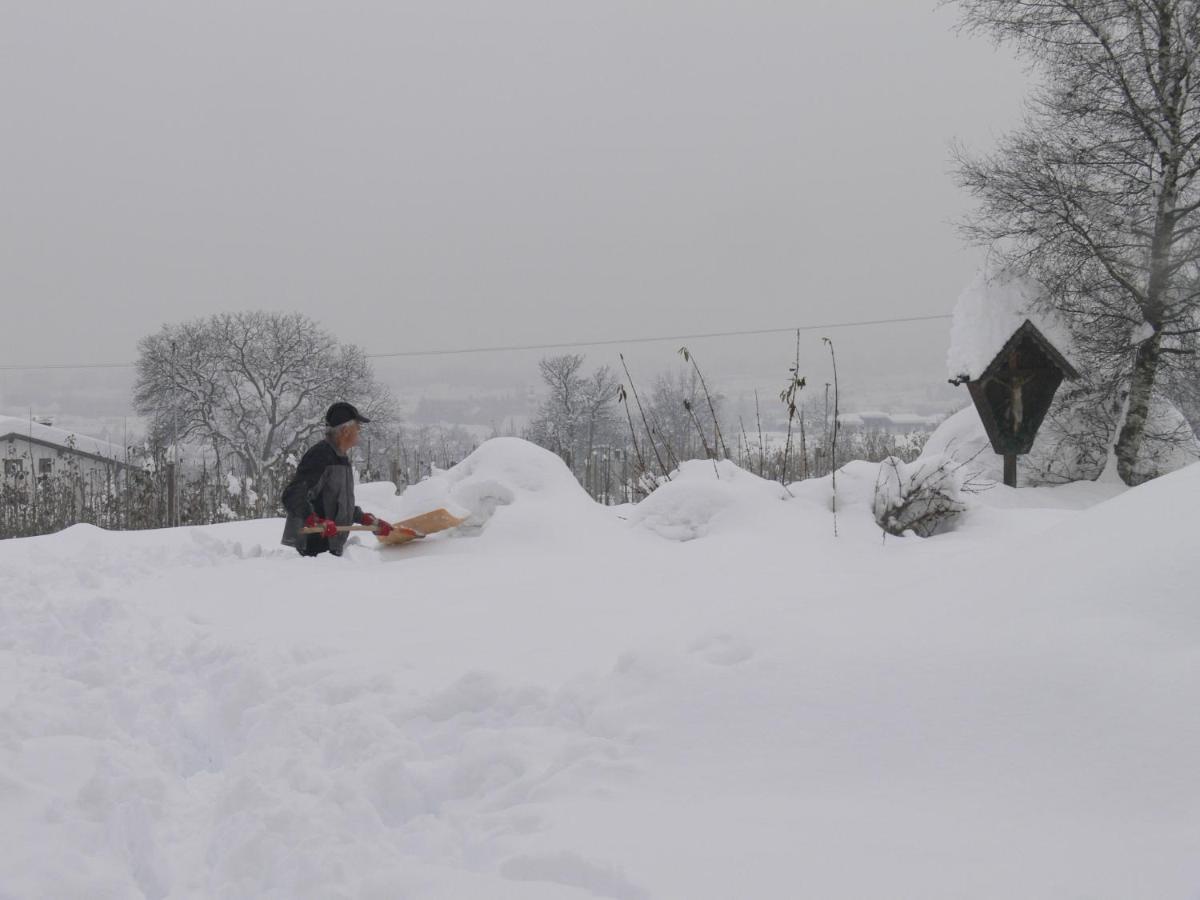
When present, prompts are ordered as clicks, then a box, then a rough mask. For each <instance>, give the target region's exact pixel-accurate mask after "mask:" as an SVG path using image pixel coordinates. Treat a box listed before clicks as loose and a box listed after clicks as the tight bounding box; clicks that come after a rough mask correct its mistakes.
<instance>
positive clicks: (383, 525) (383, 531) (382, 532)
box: [375, 519, 392, 537]
mask: <svg viewBox="0 0 1200 900" xmlns="http://www.w3.org/2000/svg"><path fill="white" fill-rule="evenodd" d="M375 521H376V522H378V523H379V528H378V529H377V530H376V532H375V533H376V534H378V535H379V536H380V537H387V536H388V535H389V534H391V533H392V526H391V525H389V524H388V523H387V522H385V521H383V519H376V520H375Z"/></svg>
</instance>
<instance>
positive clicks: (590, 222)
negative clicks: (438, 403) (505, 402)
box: [0, 0, 1025, 378]
mask: <svg viewBox="0 0 1200 900" xmlns="http://www.w3.org/2000/svg"><path fill="white" fill-rule="evenodd" d="M0 9H2V10H3V13H2V16H0V109H2V110H3V116H4V129H3V135H4V137H3V140H0V172H2V181H0V297H2V302H3V307H4V325H3V327H2V328H0V363H3V364H15V363H27V362H28V363H38V362H55V363H57V362H93V361H94V362H109V361H123V360H130V359H133V358H134V357H135V354H136V342H137V340H138V338H139V337H141V336H142V335H144V334H146V333H148V332H150V331H153V330H156V329H157V328H158V327H159V325H160V324H161V323H162V322H164V321H179V320H182V319H186V318H189V317H193V316H196V315H200V314H204V313H209V312H215V311H220V310H236V309H249V308H265V309H279V310H300V311H302V312H305V313H307V314H309V315H311V316H313V317H315V318H317V319H318V320H320V321H321V322H322V323H324V324H325V325H327V326H328V327H329V328H330V329H332V330H333V331H334V332H335V333H336V334H337V335H338V336H339V337H341V338H343V339H345V340H348V341H353V342H356V343H359V344H360V345H362V346H364V347H365V348H366V349H367V350H368V351H373V352H383V351H390V350H407V349H422V348H440V347H455V346H471V345H479V344H496V343H529V342H549V341H559V340H562V341H576V340H591V339H606V338H622V337H626V336H635V335H639V334H650V335H653V334H673V333H679V332H696V331H701V332H708V331H721V330H734V329H747V328H771V327H786V326H790V325H794V324H803V323H806V322H828V321H839V320H844V319H860V318H877V317H881V316H892V315H921V314H929V313H940V312H948V311H949V309H950V306H951V304H952V302H953V300H954V297H955V295H956V294H957V293H958V291H959V290H960V289H961V287H962V286H963V285H964V284H965V282H966V281H967V280H968V279H969V277H970V275H971V273H972V271H973V269H974V267H975V265H976V262H977V260H978V254H977V253H975V252H972V251H968V250H966V249H964V248H963V247H962V245H961V244H960V242H959V239H958V237H957V235H956V234H955V232H954V229H953V227H952V224H951V221H952V220H953V219H954V218H955V217H956V216H958V215H959V214H961V212H962V211H963V210H964V209H965V208H966V202H967V201H966V198H965V197H963V195H962V194H961V192H960V191H959V190H958V189H957V188H956V186H955V185H954V183H953V179H952V178H951V177H950V176H949V162H948V145H949V142H950V141H951V140H952V139H954V138H956V137H957V138H960V139H963V140H964V141H966V142H967V143H968V144H970V145H973V146H977V147H986V146H988V145H989V144H990V143H991V142H992V141H993V140H994V138H995V137H996V136H997V135H998V134H999V133H1001V132H1002V131H1003V130H1004V129H1005V128H1007V127H1010V126H1011V125H1012V124H1013V123H1014V122H1015V120H1016V118H1017V116H1018V114H1019V108H1020V98H1021V95H1022V93H1023V90H1024V83H1025V79H1024V76H1023V74H1022V72H1021V70H1020V68H1019V67H1018V65H1017V64H1016V63H1015V62H1014V61H1013V60H1012V59H1011V57H1009V56H1008V55H1007V54H1005V53H1004V52H997V51H995V50H993V49H992V47H991V46H990V45H989V44H987V43H985V42H982V41H980V40H972V39H968V38H966V37H963V36H959V35H957V34H955V33H954V31H953V26H954V23H955V20H956V13H955V11H954V10H953V9H952V8H949V9H938V8H937V7H936V5H935V4H934V3H933V2H931V0H915V2H908V0H870V2H866V0H864V2H859V3H846V2H813V0H809V2H803V3H801V2H771V3H767V2H747V0H740V2H727V3H694V2H677V0H667V2H664V0H641V2H623V0H604V2H565V0H554V2H531V0H513V2H503V3H502V2H427V3H421V4H413V3H403V2H379V3H354V2H338V3H332V2H322V3H311V2H294V0H289V2H238V3H226V2H214V0H204V2H182V0H176V2H172V3H162V2H157V0H156V2H140V3H139V2H118V0H106V2H103V3H96V2H91V0H87V2H61V3H25V2H16V0H4V2H3V3H2V5H0ZM946 327H947V326H945V325H938V326H935V327H934V328H932V329H930V328H928V327H926V328H925V329H924V330H923V331H921V333H920V335H916V336H914V337H913V344H912V346H913V347H914V348H916V349H914V351H913V353H916V354H919V355H920V357H921V359H922V361H925V360H926V358H927V357H928V356H929V355H930V354H931V353H933V354H934V355H937V354H940V353H943V352H944V334H945V331H946ZM903 334H904V332H897V331H895V330H891V331H886V330H885V331H884V332H878V333H876V334H875V335H874V336H872V335H869V334H867V333H866V332H865V331H863V332H858V333H856V335H855V336H854V341H855V346H856V347H857V348H858V349H859V351H861V354H862V356H863V358H864V359H871V358H878V353H877V352H876V351H877V350H879V348H880V347H882V346H885V345H886V346H891V347H892V348H893V349H892V352H897V351H896V350H895V347H894V345H895V343H896V341H897V340H898V335H900V336H903ZM914 335H915V333H914ZM814 340H815V338H814ZM787 343H788V339H786V338H784V339H783V340H782V343H781V344H780V346H783V347H786V345H787ZM772 346H774V345H772ZM671 350H673V348H671V347H667V348H661V347H660V348H658V350H657V351H656V352H659V353H661V354H663V355H664V357H669V355H670V352H671ZM746 352H751V353H754V354H757V353H759V352H761V348H759V349H758V350H755V349H753V348H750V349H749V350H747V349H746V348H743V349H742V350H739V349H738V346H736V342H735V344H729V345H722V346H721V347H719V348H714V349H713V350H711V351H710V356H712V357H716V358H719V359H720V361H721V362H720V364H721V365H722V366H725V367H726V368H727V369H728V370H729V371H730V372H733V371H734V370H735V369H737V367H738V363H737V358H738V356H739V354H744V353H746ZM937 361H938V362H939V363H940V359H939V360H937ZM525 364H526V363H525V362H522V363H521V365H525ZM754 364H755V361H754V360H749V361H746V362H745V366H748V367H750V368H753V367H754ZM496 365H500V363H499V361H497V360H494V359H493V360H491V361H486V360H481V359H475V360H472V361H461V362H459V363H453V364H451V363H449V362H448V361H439V362H438V363H437V364H436V367H437V368H438V370H439V371H443V370H447V369H448V368H453V367H454V366H462V367H463V368H465V369H472V367H476V368H481V369H482V370H486V369H487V367H488V366H496ZM776 367H778V366H776ZM782 368H783V370H784V371H785V372H786V364H785V365H784V366H783V367H782ZM387 371H388V372H392V373H396V377H408V376H405V373H404V372H400V371H399V370H398V369H396V368H395V367H393V368H392V369H388V370H387ZM2 377H4V376H3V373H0V378H2Z"/></svg>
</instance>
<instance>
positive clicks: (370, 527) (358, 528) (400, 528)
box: [300, 525, 425, 538]
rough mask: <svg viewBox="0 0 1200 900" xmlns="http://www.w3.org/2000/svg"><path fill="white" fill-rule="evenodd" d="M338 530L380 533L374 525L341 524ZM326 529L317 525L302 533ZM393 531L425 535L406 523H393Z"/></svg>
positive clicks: (321, 532) (318, 532)
mask: <svg viewBox="0 0 1200 900" xmlns="http://www.w3.org/2000/svg"><path fill="white" fill-rule="evenodd" d="M337 530H338V533H339V534H341V533H345V532H347V531H370V532H374V533H375V534H378V533H379V530H378V528H377V527H376V526H374V525H339V526H338V527H337ZM324 531H325V529H324V528H317V527H313V528H301V529H300V533H301V534H323V533H324ZM392 531H409V532H412V534H413V535H414V536H416V537H419V538H423V537H425V535H424V534H422V533H421V532H419V531H417V529H415V528H409V527H407V526H406V525H393V526H392Z"/></svg>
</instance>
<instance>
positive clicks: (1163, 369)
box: [958, 0, 1200, 484]
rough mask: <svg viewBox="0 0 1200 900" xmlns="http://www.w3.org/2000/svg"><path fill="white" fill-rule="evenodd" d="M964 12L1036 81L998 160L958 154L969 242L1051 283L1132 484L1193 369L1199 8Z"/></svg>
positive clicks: (995, 6) (1085, 4) (1019, 7)
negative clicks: (1166, 409) (1164, 409)
mask: <svg viewBox="0 0 1200 900" xmlns="http://www.w3.org/2000/svg"><path fill="white" fill-rule="evenodd" d="M958 2H959V5H960V7H961V8H962V10H963V13H964V25H965V26H966V27H967V28H968V29H970V30H973V31H979V32H982V33H985V34H988V35H990V36H992V37H994V38H995V39H996V40H998V41H1001V42H1005V43H1009V44H1011V45H1013V46H1015V47H1016V48H1017V49H1018V50H1019V51H1020V52H1021V53H1022V54H1024V55H1025V56H1026V58H1028V59H1029V60H1031V61H1032V62H1033V63H1034V64H1035V65H1036V67H1037V68H1038V69H1039V70H1040V73H1041V74H1042V76H1043V83H1042V86H1041V87H1040V88H1039V89H1038V91H1037V92H1036V94H1035V95H1034V96H1033V98H1032V100H1031V102H1030V104H1029V108H1028V113H1027V116H1026V119H1025V122H1024V124H1023V125H1022V126H1021V127H1020V128H1019V129H1017V130H1016V131H1015V132H1014V133H1012V134H1010V135H1009V136H1007V137H1006V138H1005V139H1004V140H1003V141H1002V142H1001V144H1000V146H999V148H998V149H997V150H996V151H995V152H994V153H992V154H990V155H986V156H982V157H971V156H968V155H967V154H965V153H960V154H959V172H960V176H961V180H962V183H963V184H964V186H965V187H966V188H967V189H968V190H969V191H970V192H971V193H972V194H974V196H975V197H976V198H977V199H978V200H979V202H980V208H979V210H978V213H977V214H976V215H975V216H974V217H973V218H972V219H971V220H970V221H969V222H968V223H967V232H968V234H969V235H970V236H972V237H973V238H975V239H976V240H978V241H979V242H981V243H984V244H986V245H989V246H990V247H991V248H992V249H993V250H994V251H995V252H996V253H997V254H998V255H999V256H1000V257H1001V258H1002V259H1003V260H1004V262H1005V263H1007V264H1008V265H1010V266H1012V267H1014V268H1017V269H1020V270H1024V271H1027V272H1029V273H1030V274H1032V275H1033V276H1034V277H1036V278H1037V279H1038V280H1039V281H1040V282H1041V283H1042V284H1043V285H1045V287H1046V288H1047V291H1048V293H1047V297H1048V298H1049V302H1050V303H1051V304H1053V305H1054V307H1055V308H1056V309H1057V311H1058V312H1059V313H1061V314H1063V315H1064V316H1065V318H1066V320H1067V321H1068V323H1069V325H1070V326H1071V328H1072V331H1073V333H1074V337H1075V340H1076V343H1077V346H1078V347H1079V349H1080V350H1081V351H1083V353H1084V354H1085V356H1086V358H1085V359H1081V360H1079V362H1081V363H1083V364H1084V365H1085V366H1086V368H1087V369H1088V377H1089V381H1090V384H1091V385H1092V386H1094V394H1095V396H1092V397H1090V398H1088V400H1087V401H1086V402H1087V403H1089V404H1092V405H1099V404H1102V403H1103V404H1107V406H1108V408H1110V409H1113V408H1115V409H1117V410H1118V411H1119V412H1120V413H1122V414H1123V418H1121V421H1120V424H1119V425H1118V426H1117V428H1118V429H1119V432H1118V433H1117V434H1116V435H1114V437H1115V438H1116V446H1115V451H1116V457H1117V463H1118V471H1119V472H1120V475H1121V477H1122V479H1123V480H1124V481H1125V482H1126V483H1129V484H1132V483H1136V482H1137V481H1138V480H1141V478H1143V477H1145V476H1144V475H1143V474H1140V473H1141V472H1142V469H1140V468H1139V459H1140V458H1141V457H1142V456H1143V455H1144V452H1145V447H1144V445H1145V444H1146V443H1147V441H1150V440H1153V437H1154V436H1153V428H1152V427H1150V423H1151V421H1152V414H1153V410H1154V408H1155V404H1156V392H1158V391H1161V390H1162V389H1163V387H1164V386H1165V384H1166V383H1169V382H1171V381H1173V380H1175V381H1177V380H1178V379H1179V377H1180V373H1181V372H1183V373H1184V376H1183V377H1184V378H1185V380H1186V379H1188V378H1190V379H1194V378H1196V377H1197V373H1198V371H1200V370H1198V369H1197V356H1196V349H1197V334H1198V332H1200V181H1197V176H1200V104H1198V102H1197V101H1198V100H1200V3H1197V2H1196V0H1139V2H1134V0H1037V2H1034V0H958Z"/></svg>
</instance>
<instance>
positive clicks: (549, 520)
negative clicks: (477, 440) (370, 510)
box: [380, 437, 611, 546]
mask: <svg viewBox="0 0 1200 900" xmlns="http://www.w3.org/2000/svg"><path fill="white" fill-rule="evenodd" d="M439 508H445V509H447V510H449V511H450V512H451V513H453V514H454V515H456V516H463V517H466V519H467V521H466V522H465V523H464V524H463V525H462V526H461V527H460V528H458V529H456V530H455V531H454V532H452V533H451V534H452V535H455V536H464V535H466V536H469V535H472V534H477V533H479V530H480V529H481V528H483V526H485V525H487V524H488V523H489V522H490V521H491V520H492V518H493V516H495V515H496V513H497V511H498V510H500V509H504V510H505V514H504V516H503V519H504V528H505V529H506V530H509V531H510V533H511V534H512V535H513V537H514V539H515V540H517V541H518V542H520V543H522V544H523V545H525V546H530V545H534V544H536V543H537V541H539V540H553V541H556V542H559V541H561V540H563V539H564V538H566V537H567V536H568V535H570V534H574V535H575V536H576V537H577V538H578V537H580V536H581V535H582V533H583V532H582V531H580V529H587V528H590V527H592V526H593V525H594V524H596V523H597V522H600V521H602V520H606V519H609V518H610V517H608V516H607V515H606V514H605V513H604V510H603V507H601V506H599V505H598V504H596V503H595V502H594V501H593V500H592V499H591V497H589V496H588V495H587V493H586V492H585V491H584V490H583V488H582V487H580V485H579V482H578V481H576V480H575V476H574V475H572V474H571V470H570V469H568V468H567V466H566V464H565V463H564V462H563V461H562V460H561V459H560V458H559V457H558V456H556V455H555V454H554V453H551V452H550V451H549V450H545V449H543V448H541V447H539V446H537V445H536V444H532V443H530V442H529V441H526V440H522V439H521V438H512V437H502V438H493V439H491V440H489V441H486V442H484V443H483V444H481V445H480V446H479V448H478V449H476V450H475V452H474V453H472V454H471V455H470V456H468V457H467V458H466V459H464V460H463V461H462V462H460V463H459V464H458V465H456V466H453V467H452V468H450V469H446V470H444V471H441V470H435V471H434V473H433V474H432V475H431V476H429V477H428V478H426V479H425V480H424V481H421V482H419V483H418V484H413V485H409V486H408V488H406V489H405V491H404V493H403V494H401V495H400V496H399V497H395V498H392V500H391V501H390V503H388V504H387V505H386V506H381V507H380V509H381V510H384V513H383V514H384V517H385V518H388V514H389V513H390V516H391V518H390V520H391V521H397V520H403V519H406V518H409V517H411V516H417V515H420V514H421V513H425V512H429V511H430V510H433V509H439ZM568 522H569V523H572V527H571V528H565V527H564V526H565V525H566V523H568ZM610 524H611V522H610Z"/></svg>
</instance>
